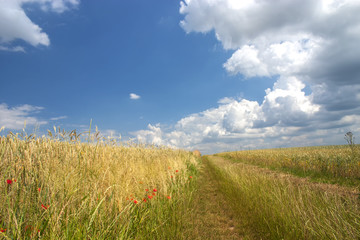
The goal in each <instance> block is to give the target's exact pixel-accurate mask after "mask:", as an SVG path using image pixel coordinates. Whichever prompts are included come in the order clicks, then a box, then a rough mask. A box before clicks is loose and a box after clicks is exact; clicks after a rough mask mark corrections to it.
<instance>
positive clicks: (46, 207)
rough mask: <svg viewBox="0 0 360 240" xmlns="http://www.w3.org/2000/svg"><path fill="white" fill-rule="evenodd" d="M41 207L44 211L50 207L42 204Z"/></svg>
mask: <svg viewBox="0 0 360 240" xmlns="http://www.w3.org/2000/svg"><path fill="white" fill-rule="evenodd" d="M41 207H42V208H43V209H45V210H46V209H48V208H49V207H50V205H47V206H45V205H44V204H41Z"/></svg>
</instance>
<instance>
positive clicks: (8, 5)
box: [0, 0, 79, 51]
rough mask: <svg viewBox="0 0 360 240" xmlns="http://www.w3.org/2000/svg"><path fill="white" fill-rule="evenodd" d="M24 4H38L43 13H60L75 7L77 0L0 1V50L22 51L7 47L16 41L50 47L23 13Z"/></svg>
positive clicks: (38, 29) (48, 41) (38, 28)
mask: <svg viewBox="0 0 360 240" xmlns="http://www.w3.org/2000/svg"><path fill="white" fill-rule="evenodd" d="M24 4H38V5H39V6H40V8H41V9H42V10H44V11H50V10H51V11H55V12H58V13H61V12H63V11H66V10H68V8H69V7H72V6H77V5H78V4H79V0H1V1H0V44H1V45H0V47H1V48H0V50H6V51H9V50H12V51H24V48H23V47H21V46H15V47H7V46H6V45H4V44H10V43H11V42H12V41H14V40H16V39H21V40H24V41H25V42H27V43H29V44H31V45H33V46H38V45H44V46H49V45H50V39H49V37H48V35H47V34H46V33H44V32H43V31H42V29H41V27H39V25H37V24H35V23H33V22H32V21H31V20H30V18H29V17H28V16H27V15H26V13H25V11H24V7H23V6H24Z"/></svg>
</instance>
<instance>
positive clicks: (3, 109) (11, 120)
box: [0, 103, 47, 130]
mask: <svg viewBox="0 0 360 240" xmlns="http://www.w3.org/2000/svg"><path fill="white" fill-rule="evenodd" d="M43 109H44V108H43V107H37V106H32V105H28V104H24V105H20V106H17V107H12V108H10V107H8V105H6V104H5V103H1V104H0V126H1V127H5V128H8V129H14V130H19V129H22V128H23V127H24V123H25V122H26V125H27V126H31V125H35V124H37V125H43V124H47V121H43V120H40V119H39V118H37V117H35V116H33V115H34V114H36V113H39V112H40V111H41V110H43Z"/></svg>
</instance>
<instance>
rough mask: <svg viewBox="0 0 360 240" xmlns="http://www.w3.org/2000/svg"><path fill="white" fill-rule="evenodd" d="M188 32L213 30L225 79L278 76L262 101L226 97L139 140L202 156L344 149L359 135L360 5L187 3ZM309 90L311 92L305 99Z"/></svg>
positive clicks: (234, 0)
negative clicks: (224, 54)
mask: <svg viewBox="0 0 360 240" xmlns="http://www.w3.org/2000/svg"><path fill="white" fill-rule="evenodd" d="M180 4H181V5H180V13H181V14H184V16H185V17H184V20H182V21H181V22H180V25H181V26H182V27H183V29H184V30H185V31H186V32H187V33H190V32H201V33H207V32H211V31H214V33H215V36H216V38H217V39H218V40H219V41H220V42H221V43H222V45H223V47H224V48H225V49H233V50H234V53H233V55H232V56H231V57H230V58H229V59H228V60H227V61H226V62H225V63H224V65H223V66H224V68H225V69H226V70H227V71H228V72H229V73H230V74H233V75H234V74H240V75H242V76H244V77H245V78H247V79H250V78H254V77H259V76H260V77H272V78H274V77H276V78H277V80H276V82H275V84H274V86H273V88H272V89H266V90H265V93H266V95H265V97H264V100H263V101H262V103H258V102H255V101H249V100H246V99H239V100H236V99H234V98H231V97H224V98H223V99H221V100H219V102H218V103H219V106H218V107H216V108H212V109H208V110H206V111H203V112H200V113H195V114H192V115H190V116H187V117H184V118H183V119H180V120H179V121H178V122H177V123H176V124H175V125H174V126H171V127H168V128H164V127H162V126H161V125H160V124H157V125H155V126H154V125H149V127H148V129H147V130H142V131H138V132H135V133H134V135H135V136H137V138H138V139H139V140H143V141H146V142H152V143H156V144H164V145H171V146H176V147H181V148H188V149H194V148H198V149H200V150H203V151H205V152H208V153H211V152H217V151H224V150H234V149H246V148H264V147H280V146H305V145H318V144H341V143H343V142H342V140H343V134H344V132H347V131H349V130H351V131H360V129H359V123H360V94H359V92H360V81H359V80H360V47H359V44H358V43H359V42H360V31H359V29H360V15H359V14H358V12H359V11H360V2H359V1H355V0H341V1H335V0H322V1H313V0H305V1H304V0H294V1H270V0H261V1H256V0H243V1H238V0H185V1H181V2H180ZM306 87H308V88H307V92H309V91H310V90H311V91H312V92H311V93H310V94H306V93H305V89H306Z"/></svg>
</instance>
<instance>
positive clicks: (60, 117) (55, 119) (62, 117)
mask: <svg viewBox="0 0 360 240" xmlns="http://www.w3.org/2000/svg"><path fill="white" fill-rule="evenodd" d="M66 118H67V116H59V117H52V118H50V120H51V121H58V120H62V119H66Z"/></svg>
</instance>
